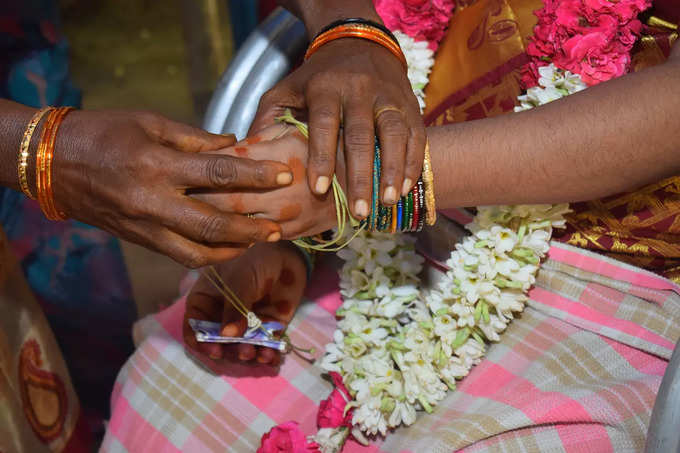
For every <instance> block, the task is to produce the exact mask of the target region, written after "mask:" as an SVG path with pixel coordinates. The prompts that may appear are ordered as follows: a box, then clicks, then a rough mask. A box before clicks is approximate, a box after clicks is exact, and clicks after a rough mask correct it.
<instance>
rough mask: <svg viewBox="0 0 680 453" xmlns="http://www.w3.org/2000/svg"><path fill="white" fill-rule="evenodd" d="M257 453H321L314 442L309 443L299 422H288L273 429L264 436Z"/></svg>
mask: <svg viewBox="0 0 680 453" xmlns="http://www.w3.org/2000/svg"><path fill="white" fill-rule="evenodd" d="M257 453H320V452H319V447H318V445H317V444H315V443H314V442H308V441H307V438H306V437H305V435H304V434H303V433H302V431H300V428H299V427H298V424H297V422H286V423H282V424H280V425H277V426H275V427H273V428H272V429H271V430H270V431H269V432H268V433H267V434H265V435H264V436H262V440H261V442H260V448H258V449H257Z"/></svg>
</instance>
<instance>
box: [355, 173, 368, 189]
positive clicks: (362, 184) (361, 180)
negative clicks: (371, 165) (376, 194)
mask: <svg viewBox="0 0 680 453" xmlns="http://www.w3.org/2000/svg"><path fill="white" fill-rule="evenodd" d="M352 183H353V184H352V185H353V186H354V187H357V188H359V189H360V190H363V189H367V188H369V187H371V185H372V183H373V180H372V179H371V178H370V177H369V176H368V175H364V174H355V175H354V176H353V177H352Z"/></svg>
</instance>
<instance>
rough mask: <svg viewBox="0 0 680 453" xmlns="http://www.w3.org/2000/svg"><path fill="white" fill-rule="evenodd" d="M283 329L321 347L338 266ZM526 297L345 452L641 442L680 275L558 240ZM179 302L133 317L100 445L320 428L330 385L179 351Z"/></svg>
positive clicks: (190, 447) (309, 369) (231, 438)
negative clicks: (473, 357) (456, 379)
mask: <svg viewBox="0 0 680 453" xmlns="http://www.w3.org/2000/svg"><path fill="white" fill-rule="evenodd" d="M309 296H310V299H311V300H313V301H314V302H306V303H303V304H302V305H301V307H300V308H299V310H298V313H297V315H296V316H295V319H294V321H293V322H292V324H291V326H290V329H289V332H290V336H291V337H292V339H293V341H294V342H295V343H296V344H299V345H304V346H307V345H310V346H314V347H316V348H317V349H323V347H324V345H325V344H326V343H328V342H329V341H330V340H331V335H332V332H333V330H334V327H335V318H334V316H333V313H334V311H335V309H336V308H337V307H338V306H339V305H340V296H339V294H338V291H337V277H336V276H335V274H334V272H332V270H330V269H325V270H320V271H319V272H317V274H316V275H315V281H314V285H313V288H311V292H310V294H309ZM530 296H531V300H530V302H529V304H528V306H527V308H526V309H525V311H524V312H523V313H522V315H521V316H520V317H519V318H518V319H516V320H515V321H514V322H512V323H511V324H510V326H509V328H508V330H507V331H506V332H505V334H504V335H503V336H502V339H501V341H500V343H497V344H494V345H492V346H491V347H490V348H489V350H488V354H487V356H486V358H485V359H484V360H483V361H482V362H481V363H480V364H479V365H477V366H476V367H475V368H474V369H473V370H472V372H471V373H470V375H469V376H468V377H466V378H465V379H464V380H463V381H462V382H460V384H459V386H458V389H457V390H456V391H453V392H450V393H449V395H448V396H447V398H446V399H444V400H443V401H442V402H441V403H440V404H439V405H438V406H437V407H436V408H435V411H434V413H432V414H424V413H423V414H419V416H418V420H417V421H416V423H414V424H413V425H412V426H410V427H408V428H401V429H398V430H396V431H395V432H393V433H391V434H389V435H388V436H387V438H386V439H384V440H378V441H376V442H375V443H373V444H372V445H371V446H369V447H362V446H360V445H359V444H357V443H355V442H352V441H350V442H349V443H348V444H347V446H346V447H345V450H344V451H345V452H385V453H387V452H390V453H394V452H451V451H457V450H463V451H466V452H484V451H494V452H495V451H510V452H522V451H532V452H533V451H567V452H579V453H580V452H588V451H590V452H610V451H611V452H617V453H618V452H634V451H641V450H642V448H643V446H644V441H645V435H646V432H647V426H648V423H649V419H650V415H651V411H652V406H653V404H654V399H655V397H656V393H657V390H658V387H659V385H660V383H661V378H662V376H663V374H664V371H665V369H666V366H667V364H668V360H669V358H670V356H671V352H672V350H673V348H674V345H675V343H676V342H677V340H678V338H679V337H680V287H678V286H677V285H675V284H674V283H672V282H671V281H669V280H666V279H663V278H661V277H659V276H656V275H654V274H651V273H649V272H647V271H644V270H641V269H637V268H634V267H632V266H629V265H627V264H623V263H620V262H616V261H613V260H611V259H609V258H605V257H602V256H598V255H595V254H593V253H591V252H587V251H583V250H579V249H576V248H574V247H571V246H568V245H564V244H558V243H553V244H552V248H551V250H550V253H549V259H548V260H547V261H546V262H545V263H544V264H543V266H542V268H541V270H540V272H539V276H538V280H537V284H536V287H535V288H534V289H533V290H532V291H531V293H530ZM183 311H184V301H183V300H180V301H178V302H177V303H176V304H174V305H173V306H171V307H170V308H168V309H167V310H165V311H163V312H161V313H159V314H157V315H155V316H152V317H149V318H146V319H144V320H142V321H140V323H139V324H138V326H137V337H138V349H137V352H136V353H135V354H134V355H133V356H132V357H131V358H130V360H129V361H128V362H127V364H126V365H125V367H124V368H123V369H122V371H121V372H120V375H119V377H118V380H117V383H116V386H115V389H114V392H113V396H112V409H113V415H112V418H111V421H110V423H109V425H108V431H107V433H106V438H105V440H104V443H103V447H102V450H103V451H104V452H123V451H130V452H136V451H154V452H175V451H177V452H179V451H183V452H204V451H206V452H208V451H214V452H227V451H229V452H253V451H255V450H256V449H257V447H258V445H259V440H260V437H261V435H262V434H263V433H265V432H267V431H268V430H269V429H270V428H271V427H272V426H274V425H276V424H278V423H281V422H285V421H289V420H296V421H298V422H299V423H300V424H301V428H302V429H303V430H304V431H305V432H306V433H309V434H311V433H314V432H315V428H316V427H315V419H316V413H317V408H318V403H319V401H320V400H321V399H324V398H326V397H327V395H328V394H329V392H330V390H331V384H330V382H329V381H328V380H327V379H324V377H323V376H322V374H321V371H320V369H319V368H318V367H315V366H313V365H312V364H310V363H308V362H306V361H305V360H303V359H302V358H300V357H297V356H296V355H293V354H290V355H288V356H287V357H286V359H285V361H284V363H283V365H282V366H281V368H280V370H279V371H278V372H274V371H272V370H271V369H269V368H267V367H255V366H246V365H241V364H235V363H230V364H226V365H221V366H217V365H214V364H212V363H210V362H208V361H205V362H202V361H201V360H200V359H196V358H194V357H192V356H190V355H188V354H187V352H185V350H184V347H183V345H182V341H181V324H180V323H181V320H182V315H183Z"/></svg>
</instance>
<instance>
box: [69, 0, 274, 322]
mask: <svg viewBox="0 0 680 453" xmlns="http://www.w3.org/2000/svg"><path fill="white" fill-rule="evenodd" d="M59 7H60V13H61V20H62V26H63V31H64V34H65V35H66V38H67V39H68V42H69V45H70V49H69V52H70V64H71V73H72V79H73V81H74V84H75V85H76V86H77V88H79V89H80V90H81V91H82V104H83V108H85V109H99V108H120V109H134V110H152V111H155V112H158V113H161V114H163V115H165V116H167V117H169V118H172V119H175V120H178V121H182V122H186V123H190V124H193V125H196V126H200V124H201V122H202V119H203V114H204V112H205V109H206V106H207V104H208V102H209V99H210V96H211V94H212V91H213V89H214V87H215V85H216V83H217V81H218V79H219V76H220V75H221V74H222V72H223V71H224V70H225V69H226V67H227V65H228V64H229V61H230V59H231V57H232V56H233V54H234V52H235V51H236V50H237V49H238V46H239V45H240V44H241V43H242V42H243V41H244V40H245V38H246V37H247V36H248V34H249V33H250V32H251V31H252V29H253V28H254V27H255V26H256V25H257V23H258V22H259V21H260V19H261V18H263V17H266V16H267V15H268V14H269V13H270V12H271V11H272V10H273V9H274V8H275V7H276V1H275V0H170V1H158V0H97V1H91V0H60V2H59ZM123 251H124V254H125V258H126V262H127V263H128V266H129V268H130V272H129V275H130V278H131V279H132V286H133V291H134V293H135V294H134V295H135V300H136V301H137V304H138V310H139V315H140V317H141V316H144V315H145V314H148V313H150V312H154V311H157V310H158V308H159V307H160V306H163V305H166V304H169V303H170V302H172V300H173V299H174V298H175V297H176V296H177V288H178V286H177V285H178V283H179V280H180V279H181V277H182V275H183V274H184V272H185V270H184V269H183V268H182V267H181V266H179V265H178V264H176V263H174V262H173V261H172V260H170V259H169V258H166V257H163V256H161V255H158V254H155V253H153V252H150V251H148V250H146V249H143V248H141V247H138V246H136V245H134V244H129V243H124V244H123Z"/></svg>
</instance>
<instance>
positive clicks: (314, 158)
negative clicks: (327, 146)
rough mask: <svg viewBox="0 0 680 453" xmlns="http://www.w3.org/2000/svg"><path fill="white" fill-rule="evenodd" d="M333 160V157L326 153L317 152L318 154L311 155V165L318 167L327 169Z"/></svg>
mask: <svg viewBox="0 0 680 453" xmlns="http://www.w3.org/2000/svg"><path fill="white" fill-rule="evenodd" d="M333 160H334V159H333V158H332V157H331V155H330V154H329V153H327V152H325V151H319V150H317V152H315V153H314V154H312V155H311V165H314V166H317V167H326V166H328V165H329V164H331V163H332V162H333Z"/></svg>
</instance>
